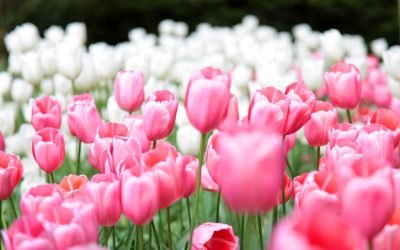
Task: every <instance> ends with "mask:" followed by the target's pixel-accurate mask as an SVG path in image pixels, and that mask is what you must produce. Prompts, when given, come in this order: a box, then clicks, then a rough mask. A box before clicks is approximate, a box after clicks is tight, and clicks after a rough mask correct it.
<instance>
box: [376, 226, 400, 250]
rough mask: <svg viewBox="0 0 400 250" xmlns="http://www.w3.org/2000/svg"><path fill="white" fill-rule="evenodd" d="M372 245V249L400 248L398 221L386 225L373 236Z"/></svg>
mask: <svg viewBox="0 0 400 250" xmlns="http://www.w3.org/2000/svg"><path fill="white" fill-rule="evenodd" d="M399 222H400V221H399ZM373 247H374V250H397V249H400V223H397V224H391V225H386V226H385V227H384V228H383V230H382V231H381V232H380V233H379V234H378V235H377V236H376V237H375V238H374V245H373Z"/></svg>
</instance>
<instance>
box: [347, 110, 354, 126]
mask: <svg viewBox="0 0 400 250" xmlns="http://www.w3.org/2000/svg"><path fill="white" fill-rule="evenodd" d="M346 115H347V120H348V121H349V123H353V120H352V119H351V114H350V109H346Z"/></svg>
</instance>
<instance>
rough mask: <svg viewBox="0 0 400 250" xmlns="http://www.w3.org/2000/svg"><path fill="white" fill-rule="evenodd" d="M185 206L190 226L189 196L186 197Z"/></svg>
mask: <svg viewBox="0 0 400 250" xmlns="http://www.w3.org/2000/svg"><path fill="white" fill-rule="evenodd" d="M186 207H187V212H188V219H189V225H190V226H192V216H191V215H190V200H189V197H187V198H186Z"/></svg>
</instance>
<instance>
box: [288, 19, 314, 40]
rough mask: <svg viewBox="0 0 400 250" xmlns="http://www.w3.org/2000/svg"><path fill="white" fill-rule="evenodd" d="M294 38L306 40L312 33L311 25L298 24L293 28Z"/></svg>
mask: <svg viewBox="0 0 400 250" xmlns="http://www.w3.org/2000/svg"><path fill="white" fill-rule="evenodd" d="M292 32H293V35H294V38H295V39H296V40H299V41H300V42H304V41H305V40H306V39H307V37H308V36H309V35H310V34H311V33H312V29H311V27H310V25H308V24H306V23H301V24H297V25H295V26H294V27H293V29H292Z"/></svg>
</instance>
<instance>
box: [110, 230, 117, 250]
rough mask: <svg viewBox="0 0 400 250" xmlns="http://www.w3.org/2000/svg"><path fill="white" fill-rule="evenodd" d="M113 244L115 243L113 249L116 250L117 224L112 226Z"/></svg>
mask: <svg viewBox="0 0 400 250" xmlns="http://www.w3.org/2000/svg"><path fill="white" fill-rule="evenodd" d="M111 229H112V245H113V250H115V249H116V248H115V246H116V244H115V226H112V228H111Z"/></svg>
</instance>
